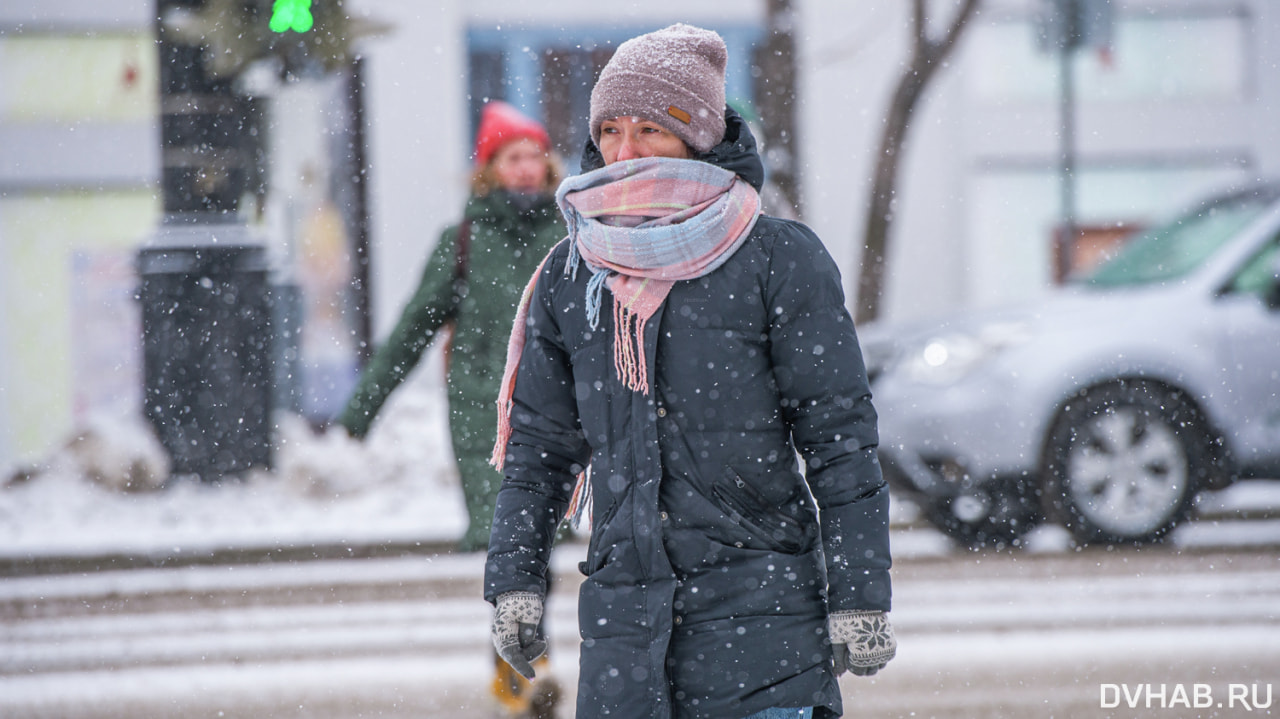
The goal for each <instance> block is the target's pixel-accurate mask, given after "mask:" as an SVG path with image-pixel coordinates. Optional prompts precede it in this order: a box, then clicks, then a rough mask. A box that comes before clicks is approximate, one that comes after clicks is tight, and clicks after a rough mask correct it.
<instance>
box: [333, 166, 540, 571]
mask: <svg viewBox="0 0 1280 719" xmlns="http://www.w3.org/2000/svg"><path fill="white" fill-rule="evenodd" d="M463 216H464V218H465V219H466V220H467V221H469V223H470V241H469V243H468V244H469V251H468V253H467V257H468V259H467V277H466V280H465V282H457V283H455V274H456V272H457V267H458V251H457V238H458V229H459V226H457V225H455V226H453V227H450V228H448V229H446V230H445V231H444V233H443V234H442V235H441V237H440V241H439V242H438V243H437V244H436V247H435V250H434V251H433V252H432V253H431V257H430V259H429V260H428V261H427V266H426V269H425V270H424V271H423V273H422V280H421V281H420V282H419V283H418V289H417V291H416V292H414V294H413V297H412V298H411V299H410V300H409V303H408V304H407V305H406V306H405V308H404V311H403V312H402V313H401V315H400V320H399V321H398V322H397V323H396V326H395V328H394V329H392V331H391V335H390V336H389V337H388V338H387V340H386V342H385V343H383V345H382V346H381V347H380V348H379V349H378V351H377V352H376V353H375V354H374V355H373V357H372V358H371V359H370V361H369V364H368V366H366V367H365V369H364V371H363V372H362V374H361V376H360V380H359V382H358V383H357V385H356V388H355V391H354V392H353V393H352V396H351V399H350V400H348V402H347V405H346V407H345V408H344V409H343V411H342V413H341V414H339V415H338V417H337V421H338V423H339V424H341V425H342V426H344V427H346V429H347V431H348V432H349V433H350V434H351V435H352V436H353V437H363V436H364V435H365V434H366V433H367V432H368V431H369V428H370V425H371V424H372V423H373V420H374V418H375V417H376V416H377V414H378V411H379V410H380V409H381V408H382V405H383V403H384V402H385V401H386V399H387V396H388V395H390V394H391V392H392V390H394V389H395V388H396V387H397V386H399V385H400V383H401V382H403V381H404V379H405V378H406V377H407V376H408V375H409V373H410V372H411V371H412V370H413V368H414V367H415V366H417V364H418V362H419V360H420V359H421V358H422V354H423V352H424V351H425V350H426V348H427V347H428V346H429V345H430V344H431V342H432V340H433V339H434V338H435V336H436V334H437V333H439V332H440V330H441V329H442V328H443V327H444V326H445V325H446V323H448V322H450V321H452V322H453V336H452V340H451V342H450V347H451V350H450V352H449V354H448V364H447V368H448V369H447V374H448V390H449V429H450V434H451V436H452V439H453V450H454V456H455V457H456V458H457V462H458V471H459V472H460V474H461V477H462V488H463V492H464V494H465V496H466V502H467V512H468V515H469V518H470V526H469V527H468V529H467V533H466V535H464V537H463V540H462V542H461V543H460V546H459V549H461V550H462V551H474V550H482V549H484V548H485V547H487V546H488V542H489V526H490V523H491V522H492V520H493V505H494V498H495V496H496V495H497V492H498V487H499V485H500V484H501V482H502V475H500V474H499V473H498V472H497V471H496V470H494V469H493V468H492V467H491V466H489V464H488V459H489V455H490V452H491V451H492V450H493V441H494V429H495V427H496V426H497V410H496V405H495V401H496V398H497V396H498V385H499V383H500V382H501V380H502V370H503V367H504V365H505V363H506V352H507V339H508V337H509V336H510V334H511V319H512V317H514V316H515V311H516V305H517V304H518V303H519V301H520V294H521V293H522V292H523V291H524V287H525V284H526V283H527V282H528V280H529V278H530V277H532V276H533V273H534V271H535V270H536V269H537V267H538V264H539V263H540V262H542V259H543V258H544V257H545V256H546V255H547V252H549V251H550V250H551V248H552V246H554V245H555V244H556V242H558V241H559V240H561V239H563V238H564V236H565V227H564V221H563V220H562V219H561V217H560V212H559V210H557V209H556V206H555V201H554V198H553V197H552V196H551V195H550V194H548V195H546V196H545V197H542V198H539V200H538V201H537V202H536V203H535V204H534V205H533V206H532V207H531V208H528V209H521V208H518V207H517V206H516V205H515V204H514V203H512V202H510V195H508V194H507V193H505V192H502V191H497V192H493V193H491V194H489V195H485V196H473V197H472V198H471V199H470V201H469V202H468V203H467V208H466V211H465V213H464V215H463ZM455 285H456V286H455Z"/></svg>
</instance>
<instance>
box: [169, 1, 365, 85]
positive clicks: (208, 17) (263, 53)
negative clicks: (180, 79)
mask: <svg viewBox="0 0 1280 719" xmlns="http://www.w3.org/2000/svg"><path fill="white" fill-rule="evenodd" d="M160 20H161V22H160V30H161V33H162V34H163V36H164V38H165V39H166V40H168V41H170V42H175V43H180V44H183V45H189V46H192V47H199V48H200V49H201V52H202V56H203V65H204V71H205V72H206V73H207V74H208V75H209V77H211V78H216V79H220V80H230V79H234V78H235V77H236V76H238V75H239V74H240V73H241V72H242V71H243V70H244V69H245V68H246V67H247V66H249V65H250V64H252V63H254V62H256V61H258V60H261V59H264V58H271V57H274V58H276V59H278V60H279V61H280V63H281V66H282V69H283V71H284V74H286V75H288V76H293V77H299V76H306V75H308V74H311V73H314V72H316V71H320V72H327V71H331V70H333V69H335V68H337V67H341V66H342V65H343V64H344V63H345V62H346V61H347V60H348V58H349V56H350V47H351V37H350V33H351V21H350V18H348V17H347V15H346V12H345V10H344V8H343V0H200V1H199V2H194V3H193V2H190V0H187V1H185V2H176V1H174V0H168V1H166V2H162V3H161V15H160Z"/></svg>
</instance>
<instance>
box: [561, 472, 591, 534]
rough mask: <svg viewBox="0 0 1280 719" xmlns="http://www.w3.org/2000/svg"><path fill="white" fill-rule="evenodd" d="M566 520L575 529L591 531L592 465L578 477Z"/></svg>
mask: <svg viewBox="0 0 1280 719" xmlns="http://www.w3.org/2000/svg"><path fill="white" fill-rule="evenodd" d="M564 518H565V520H566V521H567V522H569V526H571V527H573V528H574V529H577V530H579V531H583V530H585V531H587V532H590V531H591V467H590V465H588V466H587V468H586V469H585V470H583V471H582V472H581V473H580V474H579V475H578V482H577V484H575V485H573V496H572V497H571V498H570V499H569V508H568V509H567V510H565V513H564Z"/></svg>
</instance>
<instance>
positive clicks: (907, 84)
mask: <svg viewBox="0 0 1280 719" xmlns="http://www.w3.org/2000/svg"><path fill="white" fill-rule="evenodd" d="M980 2H981V0H965V2H964V4H963V5H962V6H961V8H960V10H959V11H958V12H957V14H956V17H955V19H954V21H953V22H952V23H951V25H950V27H948V28H947V31H946V33H944V34H943V37H942V39H941V40H939V41H937V42H933V41H931V40H929V37H928V24H929V18H928V11H927V7H926V0H914V4H913V6H912V10H913V12H912V24H913V28H912V37H913V38H914V43H913V46H912V52H911V63H910V64H909V65H908V66H907V68H906V69H905V70H904V71H903V73H902V76H901V77H899V78H898V84H897V86H896V87H895V88H894V92H893V96H892V98H891V100H890V102H889V110H888V113H887V114H886V116H885V123H884V132H883V134H882V135H881V136H880V145H879V147H878V149H877V151H876V155H875V171H874V173H873V175H872V184H871V195H870V197H869V201H868V203H867V217H866V224H865V226H864V229H863V249H862V266H861V269H860V272H859V275H858V299H857V303H856V307H855V315H856V319H857V321H858V322H869V321H871V320H874V319H876V318H877V317H878V316H879V315H880V304H881V299H882V296H883V294H884V280H885V274H886V259H887V257H888V255H889V237H890V230H891V229H892V226H893V213H894V207H893V202H894V199H895V197H896V193H897V184H898V174H899V168H900V161H901V159H902V149H903V146H904V144H905V141H906V137H907V132H908V130H909V129H910V127H911V119H912V116H913V114H914V113H915V108H916V105H917V103H918V102H919V101H920V98H921V96H922V95H923V94H924V90H925V88H926V87H927V86H928V84H929V81H930V80H931V79H932V77H933V75H934V73H936V72H937V71H938V69H939V68H941V67H942V65H943V61H944V60H945V59H946V57H947V55H949V54H950V53H951V51H952V50H953V49H954V47H955V44H956V42H957V40H958V39H959V37H960V35H961V34H962V33H963V32H964V29H965V27H966V26H967V25H968V23H969V20H970V18H972V17H973V15H974V13H975V12H976V10H977V7H978V5H979V3H980Z"/></svg>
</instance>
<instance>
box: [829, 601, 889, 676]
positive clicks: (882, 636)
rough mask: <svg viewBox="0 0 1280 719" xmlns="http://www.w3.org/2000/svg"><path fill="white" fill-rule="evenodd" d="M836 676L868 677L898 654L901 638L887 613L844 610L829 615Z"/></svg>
mask: <svg viewBox="0 0 1280 719" xmlns="http://www.w3.org/2000/svg"><path fill="white" fill-rule="evenodd" d="M827 627H828V629H829V630H830V633H831V652H832V655H833V658H834V660H835V670H836V676H840V675H841V674H844V673H845V671H849V672H852V673H853V674H855V675H857V676H860V677H869V676H871V675H872V674H875V673H876V672H878V671H880V668H881V667H883V666H884V665H885V664H888V663H889V660H890V659H893V657H894V655H895V654H897V653H898V640H897V639H895V638H894V636H893V626H892V625H890V624H889V617H887V616H886V615H885V613H884V612H873V611H844V612H833V613H832V614H831V615H830V616H829V617H827Z"/></svg>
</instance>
